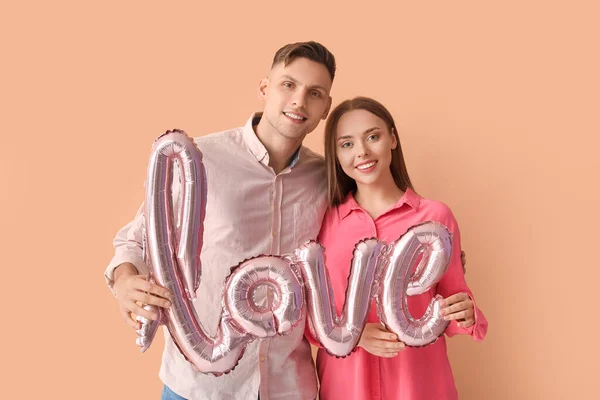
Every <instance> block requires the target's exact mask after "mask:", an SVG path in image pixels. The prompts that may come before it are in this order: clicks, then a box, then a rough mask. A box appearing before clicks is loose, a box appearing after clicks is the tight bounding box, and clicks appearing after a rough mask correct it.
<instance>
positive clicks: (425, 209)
mask: <svg viewBox="0 0 600 400" xmlns="http://www.w3.org/2000/svg"><path fill="white" fill-rule="evenodd" d="M325 158H326V163H327V179H328V190H329V203H330V208H329V210H328V212H327V214H326V215H325V219H324V221H323V226H322V228H321V232H320V234H319V241H320V242H321V244H322V245H323V246H324V247H325V259H326V266H327V269H328V272H329V276H330V278H331V285H332V290H333V293H334V296H335V299H336V307H337V312H338V314H341V311H342V307H343V304H342V302H343V299H344V298H345V294H346V286H347V283H348V275H349V270H350V264H351V259H352V252H353V249H354V246H355V244H356V243H357V242H358V241H360V240H362V239H365V238H369V237H377V238H379V239H381V240H384V241H386V242H387V243H391V242H392V241H394V240H396V239H398V238H399V237H400V236H401V235H402V234H404V233H405V232H406V231H407V230H408V229H409V228H410V227H411V226H413V225H416V224H418V223H421V222H425V221H437V222H440V223H442V224H444V225H445V226H446V227H448V229H449V230H450V231H451V232H452V234H453V251H452V258H451V261H450V265H449V266H448V269H447V271H446V273H445V275H444V276H443V278H442V279H441V281H440V282H439V283H438V284H437V285H436V286H435V287H433V288H431V289H430V290H429V291H428V292H426V293H424V294H421V295H417V296H411V297H409V298H408V306H409V310H410V312H411V314H412V315H413V316H415V317H417V318H418V317H420V316H421V315H423V313H424V311H425V309H426V307H427V305H428V304H429V301H430V300H431V298H432V297H434V296H435V295H436V294H440V295H442V296H443V297H444V300H443V302H442V306H443V308H442V315H444V318H446V319H447V320H449V321H451V322H450V324H449V325H448V328H447V329H446V331H445V334H446V335H447V336H453V335H456V334H468V335H471V336H472V337H473V338H474V339H475V340H482V339H483V338H484V336H485V334H486V331H487V321H486V319H485V317H484V315H483V314H482V313H481V311H480V310H479V309H478V308H477V307H476V306H475V304H474V301H473V296H472V294H471V291H470V290H469V288H468V287H467V284H466V282H465V278H464V272H463V268H462V264H461V251H460V234H459V230H458V224H457V223H456V220H455V219H454V216H453V215H452V212H451V211H450V209H449V208H448V206H446V205H445V204H443V203H441V202H439V201H435V200H429V199H425V198H423V197H421V196H419V195H418V194H417V193H415V192H414V190H413V188H412V184H411V182H410V178H409V176H408V172H407V170H406V166H405V163H404V158H403V156H402V149H401V147H400V139H399V137H398V132H397V129H396V125H395V123H394V119H393V118H392V116H391V114H390V113H389V112H388V110H387V109H386V108H385V107H384V106H383V105H381V104H380V103H379V102H377V101H375V100H372V99H369V98H365V97H357V98H354V99H351V100H346V101H344V102H343V103H341V104H340V105H339V106H337V107H336V108H335V110H333V112H332V113H331V115H330V116H329V119H328V120H327V124H326V127H325ZM307 336H309V339H312V340H311V341H312V342H313V343H315V344H316V341H315V340H314V339H313V338H311V337H310V334H309V333H308V334H307ZM358 346H359V348H358V350H357V351H356V352H354V353H353V354H352V355H350V356H348V357H346V358H335V357H332V356H329V355H327V353H326V352H325V350H324V349H319V353H318V356H317V372H318V375H319V380H320V383H321V392H320V399H321V400H335V399H344V400H353V399H355V400H366V399H385V400H394V399H402V400H445V399H448V400H450V399H457V398H458V394H457V392H456V387H455V385H454V379H453V376H452V371H451V369H450V363H449V361H448V357H447V354H446V341H445V338H444V336H443V335H442V336H441V337H440V338H439V339H438V340H437V341H436V342H434V343H433V344H431V345H429V346H426V347H422V348H405V346H404V344H403V343H401V342H399V341H398V340H397V337H396V335H394V334H393V333H392V332H389V331H387V330H386V329H385V328H384V327H383V326H382V325H381V324H380V322H379V318H378V317H377V312H376V308H375V304H374V303H373V304H372V306H371V310H370V311H369V316H368V321H367V325H366V327H365V330H364V331H363V334H362V337H361V339H360V343H359V345H358Z"/></svg>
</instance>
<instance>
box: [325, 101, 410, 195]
mask: <svg viewBox="0 0 600 400" xmlns="http://www.w3.org/2000/svg"><path fill="white" fill-rule="evenodd" d="M397 145H398V143H397V141H396V137H395V136H394V135H392V133H391V132H390V131H389V130H388V128H387V126H386V124H385V122H384V121H383V120H382V119H381V118H379V117H377V116H376V115H375V114H372V113H370V112H369V111H366V110H352V111H349V112H347V113H345V114H344V115H342V117H341V118H340V120H339V121H338V125H337V132H336V155H337V159H338V162H339V163H340V166H341V167H342V169H343V170H344V172H345V173H346V175H348V176H349V177H350V178H352V179H354V180H355V181H356V183H357V185H361V184H362V185H373V184H380V183H383V182H389V181H390V179H389V178H391V176H392V173H391V171H390V164H391V162H392V149H395V148H396V146H397ZM392 179H393V178H392ZM392 182H393V180H392Z"/></svg>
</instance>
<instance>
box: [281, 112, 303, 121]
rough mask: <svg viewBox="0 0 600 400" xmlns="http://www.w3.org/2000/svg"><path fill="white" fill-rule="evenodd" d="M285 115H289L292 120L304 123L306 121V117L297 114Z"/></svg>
mask: <svg viewBox="0 0 600 400" xmlns="http://www.w3.org/2000/svg"><path fill="white" fill-rule="evenodd" d="M284 114H285V115H287V116H288V117H290V118H294V119H297V120H299V121H302V120H303V119H304V117H301V116H299V115H296V114H291V113H284Z"/></svg>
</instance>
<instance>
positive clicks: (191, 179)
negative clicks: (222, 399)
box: [137, 130, 252, 375]
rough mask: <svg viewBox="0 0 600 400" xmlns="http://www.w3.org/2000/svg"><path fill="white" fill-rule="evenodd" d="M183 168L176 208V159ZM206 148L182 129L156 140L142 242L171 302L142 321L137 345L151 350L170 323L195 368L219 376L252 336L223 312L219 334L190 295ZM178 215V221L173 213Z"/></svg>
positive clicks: (196, 273) (197, 271) (195, 278)
mask: <svg viewBox="0 0 600 400" xmlns="http://www.w3.org/2000/svg"><path fill="white" fill-rule="evenodd" d="M175 163H177V164H178V166H179V168H178V171H179V179H180V183H181V185H180V186H181V193H180V201H179V202H178V203H179V208H178V210H177V214H175V213H174V212H173V201H172V180H173V175H174V173H173V171H174V164H175ZM205 176H206V174H205V171H204V165H203V163H202V153H201V152H200V150H199V149H198V148H197V147H196V145H195V143H194V142H193V140H192V139H190V138H189V137H188V136H187V135H186V134H185V132H183V131H177V130H176V131H172V132H171V131H169V132H167V133H166V134H164V135H162V136H160V137H159V138H158V139H157V140H156V141H155V143H154V146H153V149H152V154H151V157H150V162H149V166H148V178H147V182H146V202H145V210H144V211H145V212H144V221H145V235H144V242H145V243H144V247H145V252H146V255H145V257H146V259H147V261H148V263H149V264H150V266H151V268H150V269H151V279H152V280H153V281H154V282H156V283H157V284H159V285H161V286H163V287H165V288H166V289H168V290H169V291H170V292H171V294H172V299H171V307H169V308H168V309H166V310H162V312H161V313H160V314H161V318H160V319H158V320H156V321H142V327H141V329H140V330H139V334H140V337H138V340H137V342H138V345H141V346H142V350H145V349H147V348H148V347H149V346H150V344H151V341H152V340H151V339H152V337H153V334H154V333H155V330H156V327H157V325H158V324H160V323H164V324H166V326H167V328H168V330H169V333H170V334H171V337H172V338H173V341H174V342H175V344H176V345H177V347H178V348H179V350H180V351H181V353H182V354H183V356H184V357H185V358H186V359H187V360H188V361H189V362H190V363H192V364H193V365H194V367H195V368H196V369H197V370H199V371H201V372H205V373H213V374H215V375H219V374H222V373H226V372H229V371H230V370H231V369H233V368H234V367H235V365H237V363H238V361H239V359H240V357H241V356H242V354H243V352H244V349H245V346H246V344H247V343H248V342H249V341H251V340H252V338H251V337H250V335H248V334H247V333H246V332H244V331H243V330H242V329H240V328H239V326H238V325H237V324H235V323H234V322H233V320H232V318H231V317H230V316H229V315H228V314H227V312H226V311H224V312H223V313H222V315H221V320H220V324H219V327H218V331H217V334H216V335H215V337H210V336H209V335H207V334H206V332H205V330H204V329H203V327H202V325H201V323H200V322H199V321H198V319H197V316H196V313H195V311H194V307H193V304H192V299H193V298H194V296H195V291H196V289H197V288H198V285H199V283H200V278H201V272H202V270H201V266H200V251H201V249H202V234H203V222H204V215H205V209H206V182H205V179H206V178H205ZM174 215H177V216H178V218H177V226H176V227H175V226H174V218H173V216H174Z"/></svg>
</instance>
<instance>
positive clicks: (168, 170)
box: [137, 130, 452, 375]
mask: <svg viewBox="0 0 600 400" xmlns="http://www.w3.org/2000/svg"><path fill="white" fill-rule="evenodd" d="M175 162H176V163H177V164H178V166H179V168H178V171H179V177H178V178H179V179H180V181H181V193H180V198H181V201H179V206H178V210H175V211H177V212H176V213H174V210H173V202H172V200H171V199H172V193H171V184H172V180H173V175H174V172H173V171H174V164H175ZM205 209H206V174H205V170H204V165H203V163H202V153H201V152H200V150H199V149H198V148H197V146H196V144H195V143H194V141H193V140H192V139H191V138H189V137H188V136H187V135H186V134H185V132H183V131H178V130H175V131H168V132H167V133H165V134H163V135H161V136H159V137H158V139H157V140H156V141H155V143H154V146H153V150H152V155H151V157H150V162H149V167H148V179H147V182H146V202H145V213H144V218H145V236H144V253H145V257H146V260H147V263H148V264H149V265H150V270H151V273H150V277H149V279H152V280H153V281H154V282H156V283H157V284H158V285H161V286H163V287H165V288H166V289H168V290H169V291H170V292H171V293H172V296H173V298H172V301H171V307H170V308H168V309H161V308H158V307H154V306H148V305H147V306H145V307H146V308H147V309H149V310H152V311H154V312H155V313H157V315H159V318H158V319H157V320H154V321H149V320H146V319H145V318H142V317H138V318H139V320H140V321H141V322H142V327H141V328H140V329H139V330H138V338H137V344H138V346H140V347H141V348H142V351H145V350H146V349H147V348H148V347H149V346H150V344H151V343H152V339H153V338H154V335H155V334H156V331H157V329H158V326H159V325H161V324H164V325H166V326H167V328H168V330H169V332H170V334H171V337H172V338H173V341H174V342H175V344H176V345H177V346H178V348H179V350H180V351H181V353H182V354H183V356H184V357H185V358H186V359H187V360H188V361H189V362H190V363H192V364H193V365H194V367H195V368H196V369H197V370H198V371H200V372H203V373H211V374H214V375H220V374H223V373H228V372H229V371H231V370H232V369H233V368H235V366H236V365H237V363H238V361H239V359H240V358H241V357H242V355H243V353H244V349H245V348H246V345H247V344H248V343H250V342H251V341H253V340H255V339H257V338H258V339H264V338H269V337H273V336H275V335H284V334H286V333H288V332H290V331H291V330H292V329H293V328H294V326H295V325H297V324H298V323H299V322H300V321H301V319H302V316H303V312H306V313H307V315H308V324H309V328H310V329H311V332H312V333H313V335H314V337H315V338H316V339H317V340H318V341H319V342H320V343H321V344H322V345H323V347H324V348H325V349H326V350H327V351H328V352H329V353H330V354H332V355H335V356H338V357H345V356H347V355H348V354H350V353H351V352H352V351H353V350H354V349H355V348H356V346H357V344H358V341H359V339H360V336H361V333H362V330H363V329H364V326H365V323H366V320H367V315H368V312H369V307H370V304H371V300H372V298H375V299H376V303H377V311H378V315H379V318H380V320H381V322H383V324H384V325H385V326H386V327H387V328H388V329H389V330H390V331H392V332H394V333H396V334H397V335H398V337H399V339H400V340H401V341H402V342H404V343H405V344H406V345H408V346H414V347H419V346H425V345H427V344H430V343H432V342H434V341H435V340H436V339H437V338H438V337H439V336H440V335H441V334H442V333H443V332H444V330H445V329H446V327H447V325H448V322H447V321H445V320H444V319H443V318H442V317H441V316H440V315H439V310H440V305H439V300H441V296H436V297H435V298H434V299H432V300H431V302H430V304H429V306H428V308H427V310H426V311H425V314H424V315H423V316H422V317H421V318H419V319H415V318H413V316H412V315H411V314H410V312H409V310H408V305H407V296H413V295H417V294H421V293H424V292H426V291H428V290H429V289H430V288H431V287H432V286H433V285H435V284H436V283H437V282H438V281H439V280H440V279H441V277H442V276H443V275H444V273H445V271H446V268H447V266H448V263H449V261H450V255H451V253H452V235H451V233H450V232H449V231H448V229H447V228H446V227H445V226H443V225H441V224H439V223H437V222H425V223H423V224H420V225H416V226H413V227H411V228H410V229H409V230H408V231H407V232H406V233H405V234H404V235H402V236H401V237H400V238H399V239H398V240H397V241H395V242H393V243H391V244H389V245H388V244H386V243H385V242H383V241H380V240H377V239H373V238H371V239H365V240H362V241H360V242H359V243H357V244H356V246H355V248H354V254H353V259H352V265H351V270H350V276H349V281H348V289H347V291H346V298H345V299H344V307H343V311H342V315H337V312H336V308H335V300H334V298H333V295H332V293H331V290H330V284H329V276H328V274H327V269H326V266H325V261H324V250H323V247H322V246H321V245H320V244H319V243H317V242H315V241H310V242H308V243H305V244H303V245H302V246H300V247H299V248H298V249H296V250H295V252H294V253H293V254H287V255H283V256H268V255H260V256H257V257H254V258H251V259H248V260H245V261H243V262H242V263H240V264H239V265H237V266H236V267H234V268H232V273H231V275H229V277H228V278H227V280H226V282H225V286H224V291H223V298H222V312H221V320H220V322H219V327H218V331H217V334H216V335H215V336H214V337H211V336H209V335H208V334H207V333H206V331H205V329H204V328H203V326H202V323H201V322H200V321H199V320H198V318H197V316H196V313H195V312H194V306H193V303H192V302H193V300H194V299H195V292H196V290H197V289H198V286H199V284H200V279H201V277H202V269H201V264H200V253H201V250H202V236H203V221H204V213H205ZM174 215H177V216H178V221H177V224H175V225H174V218H173V216H174ZM415 265H417V266H416V268H415V267H414V266H415ZM265 288H268V289H269V291H270V293H272V297H273V299H272V300H273V301H272V302H270V303H269V304H270V305H269V306H265V305H264V304H263V303H264V302H263V301H261V300H262V299H261V298H260V296H259V293H264V290H262V289H265ZM305 301H306V306H305V305H304V302H305Z"/></svg>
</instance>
